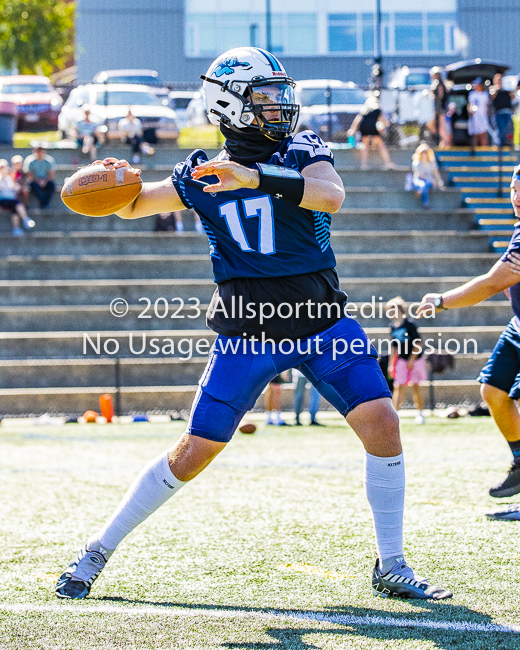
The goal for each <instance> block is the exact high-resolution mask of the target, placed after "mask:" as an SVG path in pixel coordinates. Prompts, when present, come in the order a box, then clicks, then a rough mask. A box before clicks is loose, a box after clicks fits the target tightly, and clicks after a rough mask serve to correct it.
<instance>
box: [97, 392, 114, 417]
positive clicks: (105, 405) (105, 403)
mask: <svg viewBox="0 0 520 650" xmlns="http://www.w3.org/2000/svg"><path fill="white" fill-rule="evenodd" d="M99 408H100V410H101V415H102V416H103V417H104V418H106V420H107V422H112V418H113V417H114V404H113V402H112V395H109V394H108V393H105V395H100V397H99Z"/></svg>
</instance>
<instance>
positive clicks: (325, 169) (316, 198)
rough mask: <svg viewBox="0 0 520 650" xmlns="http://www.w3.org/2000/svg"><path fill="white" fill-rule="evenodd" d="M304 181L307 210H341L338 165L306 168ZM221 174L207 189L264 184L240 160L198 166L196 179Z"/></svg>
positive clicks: (341, 191) (304, 199) (254, 170)
mask: <svg viewBox="0 0 520 650" xmlns="http://www.w3.org/2000/svg"><path fill="white" fill-rule="evenodd" d="M301 174H302V176H303V178H304V180H305V185H304V191H303V198H302V200H301V201H300V204H299V205H300V206H301V207H302V208H305V209H307V210H320V211H322V212H337V211H338V210H339V209H340V207H341V204H342V203H343V200H344V198H345V190H344V189H343V183H342V182H341V178H340V177H339V176H338V173H337V172H336V170H335V169H334V167H333V166H332V165H331V164H330V163H328V162H326V161H324V160H322V161H318V162H315V163H313V164H311V165H308V166H307V167H305V169H304V170H303V171H302V172H301ZM204 176H217V177H218V179H219V182H218V183H215V184H214V185H206V187H205V188H204V192H226V191H230V190H237V189H239V188H241V187H249V188H251V189H254V190H256V189H257V188H258V186H259V184H260V173H259V172H258V170H256V169H250V168H249V167H244V166H243V165H240V164H238V163H236V162H232V161H225V162H207V163H203V164H202V165H198V166H197V167H195V169H194V170H193V172H192V178H194V179H196V180H198V179H201V178H203V177H204Z"/></svg>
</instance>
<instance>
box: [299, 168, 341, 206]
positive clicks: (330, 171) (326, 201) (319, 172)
mask: <svg viewBox="0 0 520 650" xmlns="http://www.w3.org/2000/svg"><path fill="white" fill-rule="evenodd" d="M301 174H302V176H303V178H304V179H305V186H304V190H303V199H302V202H301V203H300V206H301V207H302V208H305V209H307V210H320V211H322V212H337V211H338V210H339V209H340V208H341V204H342V203H343V201H344V199H345V189H344V187H343V182H342V180H341V178H340V177H339V175H338V172H337V171H336V170H335V169H334V167H333V166H332V165H331V164H330V163H329V162H327V161H326V160H320V161H318V162H315V163H312V165H308V166H307V167H305V169H304V170H303V171H302V173H301Z"/></svg>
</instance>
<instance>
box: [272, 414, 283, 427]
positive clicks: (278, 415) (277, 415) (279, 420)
mask: <svg viewBox="0 0 520 650" xmlns="http://www.w3.org/2000/svg"><path fill="white" fill-rule="evenodd" d="M274 417H275V422H276V424H280V422H283V420H282V412H281V411H276V412H275V416H274Z"/></svg>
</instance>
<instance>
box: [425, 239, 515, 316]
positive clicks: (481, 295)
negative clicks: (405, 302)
mask: <svg viewBox="0 0 520 650" xmlns="http://www.w3.org/2000/svg"><path fill="white" fill-rule="evenodd" d="M513 255H514V256H516V257H518V254H517V253H514V252H512V253H510V254H509V256H510V257H512V256H513ZM513 259H515V258H513ZM515 268H516V265H515V264H514V263H511V262H509V261H508V262H503V261H502V260H499V261H498V262H497V263H496V264H495V265H494V266H493V267H492V268H491V269H490V270H489V271H488V272H487V273H484V274H483V275H479V276H478V277H476V278H473V280H470V281H469V282H466V284H463V285H461V286H460V287H456V288H455V289H450V290H449V291H446V292H445V293H443V294H442V304H443V307H444V308H445V309H457V308H459V307H471V306H472V305H476V304H478V303H479V302H482V301H483V300H487V299H488V298H491V296H494V295H495V294H496V293H499V292H500V291H504V290H505V289H508V288H509V287H512V286H513V285H514V284H517V282H519V274H518V271H517V270H515ZM440 296H441V294H439V293H427V294H426V295H425V296H424V297H423V299H422V301H421V304H420V306H419V308H418V310H417V316H419V317H421V316H423V315H424V314H429V313H431V306H432V305H433V304H434V300H435V298H438V297H440Z"/></svg>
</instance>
